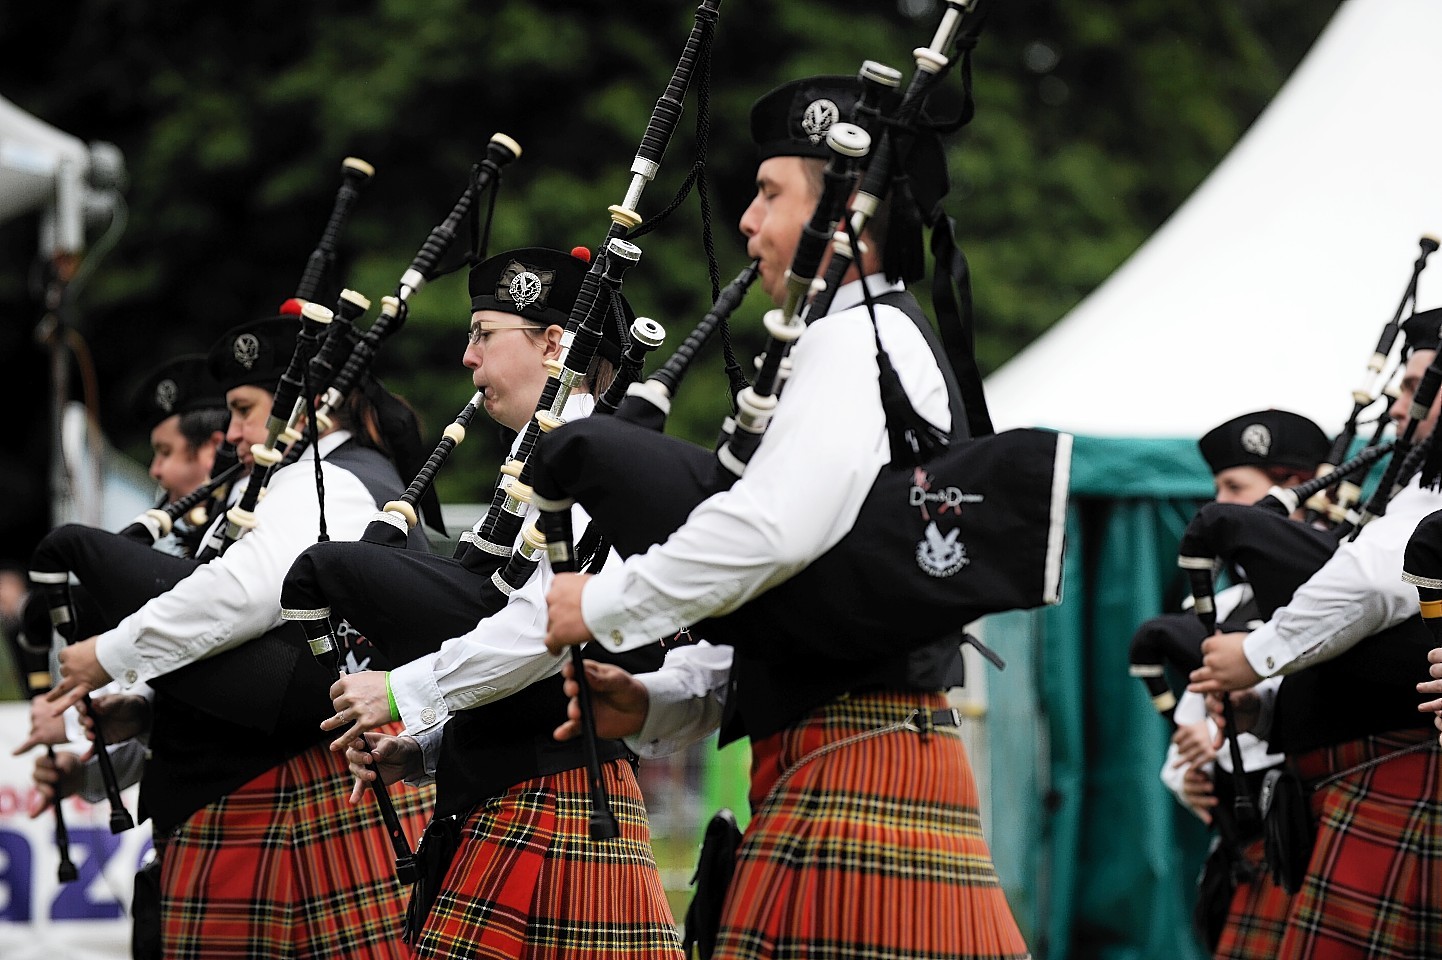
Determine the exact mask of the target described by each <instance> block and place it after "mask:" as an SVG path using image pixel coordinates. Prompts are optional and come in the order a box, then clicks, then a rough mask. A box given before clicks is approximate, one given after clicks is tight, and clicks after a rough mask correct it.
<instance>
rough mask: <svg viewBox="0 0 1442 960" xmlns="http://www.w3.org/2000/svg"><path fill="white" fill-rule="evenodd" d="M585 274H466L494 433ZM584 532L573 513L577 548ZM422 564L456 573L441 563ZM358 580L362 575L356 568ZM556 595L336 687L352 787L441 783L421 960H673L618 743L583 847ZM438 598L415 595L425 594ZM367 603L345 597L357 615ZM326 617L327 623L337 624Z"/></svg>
mask: <svg viewBox="0 0 1442 960" xmlns="http://www.w3.org/2000/svg"><path fill="white" fill-rule="evenodd" d="M581 252H584V251H581ZM586 272H587V265H586V262H585V261H583V260H581V259H577V257H576V256H574V255H571V254H566V253H562V252H559V251H555V250H549V249H544V248H539V247H532V248H526V249H520V250H513V251H508V252H506V253H502V254H498V255H497V256H494V257H491V258H490V259H488V260H486V261H484V262H482V263H480V264H478V265H477V266H476V267H475V268H474V269H472V271H471V274H470V292H471V298H472V299H471V309H472V314H471V326H470V336H469V343H468V346H467V347H466V351H465V355H464V359H463V362H464V364H465V366H466V367H467V369H469V370H470V371H471V379H472V382H473V383H474V384H475V386H476V388H477V389H478V390H479V391H481V392H482V394H483V395H484V398H485V399H484V405H485V410H486V413H487V414H488V415H490V417H491V418H492V419H493V420H495V421H496V422H497V423H499V424H501V425H502V426H503V427H506V428H509V429H510V430H514V431H521V430H522V429H523V428H524V427H525V426H526V424H527V422H528V421H529V420H530V419H531V417H532V415H533V414H534V413H535V411H536V408H537V403H538V401H539V399H540V397H541V394H542V392H543V389H544V388H545V386H546V381H547V377H548V375H549V374H548V369H547V365H548V364H549V363H553V362H554V361H556V360H557V359H558V358H559V357H560V356H561V352H562V346H563V339H562V336H563V332H564V327H563V325H564V324H565V323H566V321H567V319H568V317H569V315H570V313H571V309H572V306H573V305H574V303H575V300H576V296H577V293H578V291H579V289H580V286H581V282H582V280H583V278H584V277H585V274H586ZM621 305H622V308H623V311H624V312H625V314H626V319H627V321H628V322H629V320H630V308H629V306H627V305H626V304H625V301H624V299H622V300H621ZM612 320H614V318H612ZM618 326H619V325H618V324H616V323H614V322H612V321H611V320H608V322H607V323H606V324H605V330H606V336H605V338H604V339H603V341H602V343H601V345H600V347H599V349H598V357H597V358H596V360H595V361H594V362H593V364H592V366H591V368H590V370H589V372H588V375H587V377H586V382H585V384H584V386H582V385H577V386H576V387H575V388H574V389H573V392H572V393H571V396H570V399H569V400H568V402H567V403H566V406H565V408H564V411H563V419H567V420H573V419H576V418H579V417H584V416H587V415H589V414H590V412H591V410H592V409H593V407H594V398H595V397H596V396H597V395H598V394H599V393H600V392H601V391H604V389H605V387H606V386H607V385H608V384H609V382H610V381H611V379H612V376H613V370H614V364H615V362H616V361H617V360H618V359H619V357H620V352H621V347H620V343H619V336H618V332H617V331H618ZM534 514H535V511H534V508H531V509H530V510H529V517H534ZM584 520H585V517H584V514H583V513H581V512H580V511H579V509H578V510H577V511H576V513H575V527H576V531H577V534H578V536H579V535H580V533H581V532H582V530H583V529H584V526H583V525H584ZM360 546H364V545H360ZM382 549H384V548H382ZM411 559H412V560H414V558H411ZM425 564H426V565H432V564H431V561H430V560H429V559H428V560H427V561H426V562H425ZM416 565H421V564H416ZM433 565H434V566H436V567H438V568H440V567H446V568H447V570H448V571H449V572H451V573H454V566H453V565H451V564H450V563H449V562H448V561H440V562H438V563H436V564H433ZM354 566H355V567H356V574H357V576H363V575H364V571H363V570H362V569H361V566H362V565H361V564H360V563H356V564H355V565H354ZM437 574H438V576H439V575H440V574H441V571H440V570H439V569H438V570H437ZM552 579H553V574H552V571H551V568H550V565H549V562H548V561H547V560H545V559H544V558H543V559H542V560H541V562H540V565H539V568H538V570H537V572H536V573H535V574H534V575H532V576H531V577H530V579H529V580H528V581H527V582H526V583H525V585H524V586H522V587H521V588H520V589H518V590H516V591H515V592H514V593H512V594H511V595H510V597H509V599H508V600H507V602H506V604H505V606H504V607H503V608H502V609H500V610H499V611H498V612H496V613H494V614H492V615H490V616H487V617H486V618H485V619H481V620H480V622H478V623H476V622H475V621H476V619H478V617H473V618H472V620H471V622H473V623H475V626H474V628H473V629H471V630H469V631H468V632H465V633H464V634H463V635H460V636H455V637H453V638H452V639H447V640H445V641H444V643H441V644H439V646H440V649H439V651H438V652H436V653H434V654H431V655H427V656H423V657H421V658H420V659H417V660H414V661H412V662H410V663H407V664H405V665H404V666H401V667H397V668H395V669H393V670H391V671H390V672H389V673H380V672H369V673H361V674H352V675H350V676H347V677H344V678H342V679H341V680H340V681H338V682H337V683H336V684H335V686H334V688H333V689H332V694H333V696H334V707H335V710H336V715H335V716H334V717H333V718H331V719H330V720H328V721H326V722H325V724H323V726H324V727H325V728H326V729H328V730H339V729H342V728H345V729H344V732H343V733H342V734H341V736H340V737H339V738H338V739H337V740H336V741H335V743H334V744H333V746H332V749H334V750H337V751H344V750H347V748H349V751H348V756H349V758H350V762H351V769H352V771H353V772H354V774H355V775H356V777H357V778H358V779H360V780H364V781H370V780H374V779H375V777H376V775H377V771H378V772H379V775H380V777H381V779H382V780H383V781H385V782H393V781H395V780H398V779H401V778H402V777H404V778H405V779H407V780H410V781H424V780H429V779H430V778H432V777H434V779H435V782H436V812H435V817H434V818H433V820H432V823H431V826H430V827H428V828H427V834H426V839H425V840H424V841H423V842H422V845H421V860H422V875H423V881H422V884H421V885H420V886H418V893H417V896H416V897H415V899H414V900H413V903H412V918H411V919H412V933H413V935H415V936H416V940H415V946H416V956H417V957H423V958H430V957H449V956H454V955H464V956H486V957H515V958H518V960H519V958H521V957H525V958H527V960H546V958H557V960H559V958H563V957H564V958H566V960H587V958H594V960H600V958H613V957H627V958H634V960H647V958H667V960H679V958H680V957H681V951H680V937H679V936H678V934H677V931H676V928H675V921H674V920H673V919H672V916H671V911H670V908H669V906H668V905H667V902H666V897H665V892H664V889H663V887H662V884H661V879H660V875H659V874H658V873H657V870H656V864H655V860H654V857H653V855H652V852H651V844H650V831H649V826H648V823H647V819H646V810H645V805H644V802H643V800H642V797H641V792H640V789H639V787H638V785H637V782H636V778H635V774H634V771H633V768H632V759H631V758H630V757H629V756H628V754H627V752H626V750H625V748H624V746H623V745H622V744H621V743H620V742H619V741H602V742H601V744H600V749H599V753H600V757H601V760H602V762H603V767H602V770H603V779H604V783H605V787H606V792H607V795H608V797H609V801H610V804H611V807H612V810H613V812H614V813H615V816H616V819H617V821H618V823H619V828H620V836H619V837H617V838H615V839H612V840H607V841H605V842H604V843H597V842H595V841H593V840H591V839H590V837H589V834H588V818H589V816H590V813H591V803H590V799H589V797H588V793H587V787H588V781H587V777H586V770H585V766H584V765H585V762H586V758H585V751H584V750H583V749H582V748H581V747H580V745H579V744H564V745H563V744H556V743H554V742H553V741H552V739H551V736H550V733H551V730H552V728H553V727H554V726H555V724H556V721H557V718H558V717H559V716H560V715H561V714H562V712H563V711H564V709H565V704H566V698H565V696H564V694H563V693H562V690H561V678H560V676H559V670H560V667H561V658H560V657H558V656H555V655H552V654H550V653H548V652H547V651H546V648H545V645H544V643H543V638H544V634H545V625H546V608H545V594H546V590H547V589H548V588H549V587H550V584H551V581H552ZM435 582H436V580H434V579H432V580H429V581H427V582H426V583H417V584H416V587H417V589H434V584H435ZM428 585H429V586H428ZM474 590H475V585H474V583H473V582H472V585H471V591H472V592H474ZM364 593H366V591H365V590H364V589H356V590H355V591H354V593H353V595H352V600H353V602H354V601H356V600H360V599H362V598H363V594H364ZM411 600H412V605H413V609H415V610H416V611H417V617H418V619H422V620H423V619H424V618H425V611H426V610H427V609H429V608H431V607H432V606H435V605H438V604H440V603H442V602H445V603H452V602H453V601H451V600H445V601H442V600H441V599H439V598H437V600H436V601H435V603H434V604H433V603H428V602H427V600H426V599H424V598H418V597H415V596H412V597H411ZM331 602H332V605H333V607H334V608H335V609H336V612H337V615H345V614H346V611H345V610H344V609H341V607H340V605H339V603H338V602H337V601H336V599H335V598H334V597H332V600H331ZM394 719H400V720H402V721H404V723H405V729H406V735H404V736H400V737H389V736H378V735H376V734H373V733H372V734H367V736H366V741H368V742H369V745H370V753H371V755H373V756H374V758H375V761H376V766H375V767H371V766H369V765H368V763H369V760H370V757H369V756H367V755H366V753H365V752H364V751H362V750H358V749H356V744H357V743H359V742H361V741H359V739H358V738H359V735H360V734H361V733H363V732H365V731H368V730H373V729H375V728H377V727H378V726H380V725H382V724H384V723H386V722H388V721H391V720H394ZM357 795H359V787H358V788H357ZM447 839H449V844H448V843H447ZM447 846H449V848H450V849H446V847H447ZM452 849H453V850H454V853H453V855H452V854H451V850H452ZM438 851H440V852H439V854H438ZM426 877H429V879H428V880H427V879H424V878H426ZM432 898H433V902H432Z"/></svg>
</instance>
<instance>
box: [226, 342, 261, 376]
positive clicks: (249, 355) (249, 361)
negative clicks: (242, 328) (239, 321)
mask: <svg viewBox="0 0 1442 960" xmlns="http://www.w3.org/2000/svg"><path fill="white" fill-rule="evenodd" d="M231 353H233V354H234V355H235V362H236V363H238V364H240V365H241V366H242V367H245V369H247V370H249V369H250V368H251V367H253V366H255V361H257V360H259V359H260V338H259V337H257V336H256V335H255V334H253V333H242V334H241V335H240V336H238V337H236V338H235V344H234V346H233V347H232V348H231Z"/></svg>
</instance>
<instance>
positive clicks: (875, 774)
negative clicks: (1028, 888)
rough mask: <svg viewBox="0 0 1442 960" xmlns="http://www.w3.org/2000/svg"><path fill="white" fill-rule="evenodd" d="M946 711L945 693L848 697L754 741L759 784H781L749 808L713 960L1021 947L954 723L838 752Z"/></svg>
mask: <svg viewBox="0 0 1442 960" xmlns="http://www.w3.org/2000/svg"><path fill="white" fill-rule="evenodd" d="M945 705H946V701H945V698H944V697H942V696H941V695H939V694H896V693H872V694H858V695H853V696H851V697H847V698H845V699H842V700H838V701H836V702H834V703H831V704H828V705H826V706H824V707H821V708H819V709H818V710H816V711H813V712H812V713H811V714H810V715H808V717H807V718H806V719H805V720H803V721H802V722H801V723H799V724H797V725H795V726H793V727H791V728H789V729H787V730H785V731H783V732H782V733H780V734H777V735H776V736H774V737H770V738H767V740H765V741H761V742H760V743H758V744H755V745H754V747H753V756H754V758H755V759H754V769H753V774H752V779H753V789H755V788H756V787H757V786H760V788H761V789H764V788H765V786H766V784H768V783H770V782H773V781H774V782H775V786H774V788H773V789H772V790H771V792H770V794H769V796H767V797H766V799H765V800H764V801H763V802H762V803H761V804H759V805H753V806H754V809H755V810H756V813H755V816H754V818H753V819H752V821H751V826H750V828H749V829H748V830H747V832H746V836H745V839H744V841H743V844H742V847H741V850H740V853H739V855H738V859H737V869H736V874H735V876H734V878H733V879H732V882H731V887H730V890H729V892H728V894H727V899H726V905H725V908H724V910H723V913H722V920H721V931H720V935H719V937H718V940H717V948H716V953H715V954H714V957H715V960H740V958H747V960H759V958H802V957H808V958H810V957H906V958H908V960H943V958H945V960H955V958H958V957H968V958H971V957H986V958H1021V957H1026V956H1028V955H1029V954H1028V953H1027V948H1026V944H1025V942H1023V940H1022V937H1021V933H1020V931H1019V930H1018V929H1017V926H1016V921H1015V920H1014V919H1013V918H1012V915H1011V910H1010V908H1009V907H1008V906H1007V903H1006V897H1005V894H1004V893H1003V892H1002V889H1001V885H1000V883H999V881H998V880H997V876H996V870H995V868H994V867H993V866H992V861H991V853H990V851H989V850H988V849H987V845H986V840H985V839H984V838H983V837H982V833H981V821H980V816H979V812H978V799H977V792H976V783H975V781H974V779H973V777H972V773H971V766H970V764H969V763H968V762H967V759H966V751H965V749H964V748H963V747H962V743H961V739H960V737H959V736H958V732H957V731H956V729H955V728H954V727H952V728H939V729H937V730H935V731H933V732H931V733H929V734H926V735H924V736H923V735H922V734H921V733H918V732H914V731H909V730H896V731H892V732H888V733H884V734H881V735H879V736H872V737H869V738H867V739H861V740H858V741H857V742H854V743H849V744H847V745H844V746H838V742H839V741H842V740H844V739H846V738H848V737H852V736H856V735H860V734H865V733H868V732H872V731H876V730H877V729H879V728H882V727H885V726H887V725H889V724H894V723H896V722H898V721H900V720H903V719H904V718H906V717H907V716H908V714H910V713H911V712H912V711H913V710H914V709H916V708H924V709H926V710H934V709H937V708H940V707H944V706H945ZM827 745H830V750H831V752H829V753H826V754H825V755H821V756H817V757H814V758H813V759H811V760H809V761H807V762H804V763H801V762H799V761H801V759H802V758H803V757H805V756H806V755H808V754H810V753H811V752H812V751H814V750H816V749H817V748H820V747H825V746H827ZM778 775H779V777H780V779H779V780H778V779H776V777H777V776H778Z"/></svg>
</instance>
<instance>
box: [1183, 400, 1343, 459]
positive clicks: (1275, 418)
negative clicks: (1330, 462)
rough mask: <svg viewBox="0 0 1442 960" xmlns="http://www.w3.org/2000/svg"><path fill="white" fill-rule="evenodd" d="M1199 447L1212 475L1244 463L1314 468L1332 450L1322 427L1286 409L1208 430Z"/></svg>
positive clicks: (1246, 416) (1236, 419) (1247, 416)
mask: <svg viewBox="0 0 1442 960" xmlns="http://www.w3.org/2000/svg"><path fill="white" fill-rule="evenodd" d="M1197 446H1198V447H1199V448H1200V449H1201V451H1202V459H1204V460H1206V461H1207V466H1209V467H1210V468H1211V470H1212V473H1213V474H1218V473H1221V472H1222V471H1223V470H1228V469H1230V468H1232V467H1241V466H1249V467H1271V466H1279V467H1295V468H1297V469H1299V470H1313V469H1316V466H1317V464H1319V463H1321V462H1322V461H1323V460H1325V459H1326V458H1327V454H1328V453H1329V452H1330V450H1331V443H1330V442H1329V441H1328V440H1327V435H1326V434H1325V433H1323V432H1322V428H1321V427H1319V426H1317V425H1316V424H1315V423H1313V422H1312V421H1311V420H1308V419H1307V418H1306V417H1304V416H1302V415H1301V414H1299V413H1291V412H1290V411H1287V410H1259V411H1257V412H1256V413H1244V414H1242V415H1241V416H1240V417H1233V418H1232V419H1231V420H1228V421H1227V422H1226V423H1223V424H1221V425H1219V426H1216V427H1213V428H1212V429H1211V430H1208V431H1207V433H1206V435H1205V436H1203V437H1202V439H1200V440H1198V441H1197Z"/></svg>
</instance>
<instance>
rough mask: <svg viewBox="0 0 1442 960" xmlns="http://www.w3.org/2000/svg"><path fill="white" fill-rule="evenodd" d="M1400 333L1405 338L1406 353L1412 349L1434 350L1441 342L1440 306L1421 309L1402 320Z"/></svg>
mask: <svg viewBox="0 0 1442 960" xmlns="http://www.w3.org/2000/svg"><path fill="white" fill-rule="evenodd" d="M1402 334H1403V336H1405V337H1406V338H1407V349H1406V352H1407V353H1409V354H1410V353H1411V352H1412V351H1413V350H1436V349H1437V347H1438V344H1439V343H1442V307H1433V308H1432V309H1431V310H1422V311H1420V312H1418V313H1414V314H1412V316H1410V317H1408V318H1407V319H1406V320H1404V321H1402Z"/></svg>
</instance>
